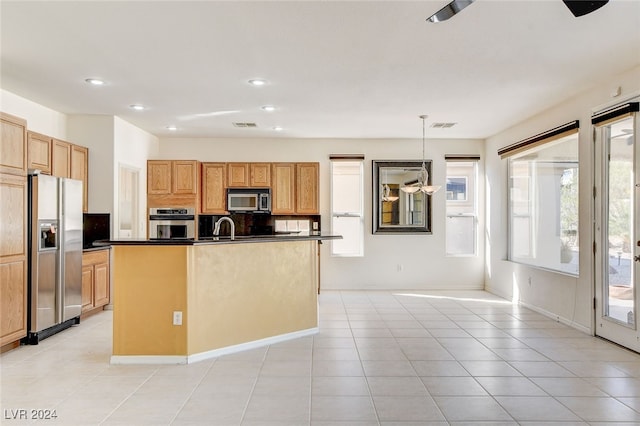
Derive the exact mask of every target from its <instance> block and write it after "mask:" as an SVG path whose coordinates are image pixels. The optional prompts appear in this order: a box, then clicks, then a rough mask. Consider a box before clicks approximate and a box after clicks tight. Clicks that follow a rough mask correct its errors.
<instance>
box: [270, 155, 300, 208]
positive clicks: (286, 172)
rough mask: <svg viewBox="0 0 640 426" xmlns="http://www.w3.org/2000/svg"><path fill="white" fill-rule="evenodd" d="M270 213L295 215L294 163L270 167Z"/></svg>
mask: <svg viewBox="0 0 640 426" xmlns="http://www.w3.org/2000/svg"><path fill="white" fill-rule="evenodd" d="M271 170H272V177H273V179H272V181H273V185H272V186H271V213H272V214H293V213H295V208H296V206H295V200H296V199H295V194H296V191H295V182H296V180H295V173H296V165H295V164H294V163H273V164H272V165H271Z"/></svg>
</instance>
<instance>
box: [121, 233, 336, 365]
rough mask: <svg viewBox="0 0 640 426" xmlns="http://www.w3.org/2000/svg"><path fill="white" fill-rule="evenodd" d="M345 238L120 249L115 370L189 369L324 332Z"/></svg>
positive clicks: (126, 243)
mask: <svg viewBox="0 0 640 426" xmlns="http://www.w3.org/2000/svg"><path fill="white" fill-rule="evenodd" d="M335 238H340V237H336V236H259V237H236V239H235V240H230V239H229V238H228V237H226V238H225V237H220V239H216V240H196V241H192V240H115V241H109V244H111V246H112V250H113V285H114V292H113V297H114V300H113V306H114V313H113V354H112V357H111V363H114V364H116V363H117V364H127V363H129V364H134V363H136V364H140V363H148V364H161V363H163V364H166V363H171V364H184V363H192V362H196V361H199V360H203V359H207V358H212V357H216V356H219V355H223V354H227V353H233V352H238V351H241V350H246V349H250V348H254V347H258V346H263V345H267V344H272V343H276V342H279V341H284V340H289V339H293V338H297V337H302V336H307V335H311V334H315V333H317V332H318V285H319V282H318V271H319V260H318V255H319V247H318V242H320V241H322V240H328V239H335Z"/></svg>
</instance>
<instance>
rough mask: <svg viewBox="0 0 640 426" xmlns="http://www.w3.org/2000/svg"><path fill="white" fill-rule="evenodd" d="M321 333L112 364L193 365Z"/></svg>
mask: <svg viewBox="0 0 640 426" xmlns="http://www.w3.org/2000/svg"><path fill="white" fill-rule="evenodd" d="M319 331H320V330H319V329H318V327H314V328H309V329H306V330H300V331H295V332H293V333H286V334H280V335H278V336H272V337H267V338H266V339H260V340H254V341H253V342H247V343H241V344H239V345H233V346H227V347H224V348H220V349H214V350H211V351H206V352H200V353H197V354H193V355H112V356H111V364H156V365H163V364H193V363H194V362H198V361H204V360H206V359H211V358H217V357H219V356H222V355H229V354H234V353H238V352H243V351H248V350H251V349H256V348H261V347H263V346H268V345H273V344H276V343H281V342H286V341H288V340H293V339H298V338H300V337H306V336H312V335H314V334H318V332H319Z"/></svg>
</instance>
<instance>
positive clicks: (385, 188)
mask: <svg viewBox="0 0 640 426" xmlns="http://www.w3.org/2000/svg"><path fill="white" fill-rule="evenodd" d="M398 198H399V197H394V196H392V195H391V188H389V185H387V171H386V170H384V184H382V201H390V202H394V201H398Z"/></svg>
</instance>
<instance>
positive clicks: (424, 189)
mask: <svg viewBox="0 0 640 426" xmlns="http://www.w3.org/2000/svg"><path fill="white" fill-rule="evenodd" d="M440 188H441V186H440V185H425V186H423V187H421V188H420V191H422V192H424V193H425V194H427V195H433V193H435V192H438V190H439V189H440Z"/></svg>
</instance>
